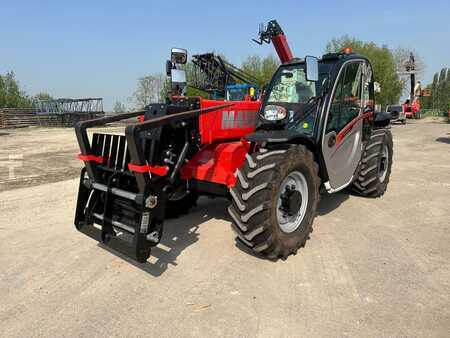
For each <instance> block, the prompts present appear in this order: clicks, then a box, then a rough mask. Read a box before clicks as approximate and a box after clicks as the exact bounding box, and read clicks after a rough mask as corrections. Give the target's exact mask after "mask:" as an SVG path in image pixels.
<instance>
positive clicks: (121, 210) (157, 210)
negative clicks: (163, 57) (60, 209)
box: [75, 104, 233, 263]
mask: <svg viewBox="0 0 450 338" xmlns="http://www.w3.org/2000/svg"><path fill="white" fill-rule="evenodd" d="M232 105H233V104H223V105H218V106H214V107H210V108H205V109H196V110H189V111H184V112H175V113H172V114H171V113H170V112H168V109H167V108H168V106H167V105H164V104H155V105H151V106H149V107H147V108H146V111H137V112H131V113H124V114H118V115H115V116H108V117H103V118H98V119H93V120H88V121H81V122H78V123H77V124H76V126H75V134H76V136H77V140H78V144H79V146H80V151H81V154H80V155H79V159H80V160H82V161H84V165H85V167H84V168H83V169H82V170H81V175H80V184H79V192H78V200H77V207H76V212H75V227H76V228H77V230H79V231H80V232H82V233H84V234H86V235H87V236H89V237H91V238H93V239H95V240H97V241H99V242H100V243H103V244H104V245H106V246H108V247H110V248H112V249H114V250H116V251H118V252H120V253H122V254H124V255H126V256H129V257H131V258H132V259H134V260H136V261H138V262H140V263H143V262H145V261H146V260H147V259H148V258H149V257H150V251H151V248H152V247H153V246H155V245H157V244H158V243H159V241H160V240H161V236H162V229H163V222H164V218H165V205H166V199H167V195H168V192H169V191H170V190H171V189H172V184H173V178H174V176H175V174H176V171H177V170H179V168H180V165H175V166H174V168H173V169H172V172H170V170H169V167H167V166H164V165H161V164H158V163H154V162H155V161H154V160H153V159H152V158H149V156H150V157H151V155H149V154H151V153H152V152H151V151H150V150H149V149H150V148H152V147H154V146H155V144H157V143H158V142H159V138H160V134H161V128H162V127H163V126H166V125H169V124H174V123H178V122H183V121H188V120H192V119H194V118H196V117H198V116H200V115H201V114H206V113H209V112H213V111H217V110H221V109H224V108H227V107H230V106H232ZM149 110H151V111H152V114H151V117H150V114H149V115H148V116H149V118H148V119H146V120H145V121H144V122H141V123H137V124H133V125H129V126H127V127H126V128H125V136H123V135H110V134H99V133H94V134H93V136H92V140H91V141H90V140H89V137H88V134H87V129H88V128H92V127H99V126H103V125H105V124H108V123H112V122H117V121H121V120H124V119H129V118H136V117H138V116H140V115H142V114H143V113H146V114H147V113H148V112H149ZM146 117H147V115H146ZM187 147H188V144H187V143H186V144H185V146H184V147H183V151H182V153H181V155H182V156H185V155H186V152H187Z"/></svg>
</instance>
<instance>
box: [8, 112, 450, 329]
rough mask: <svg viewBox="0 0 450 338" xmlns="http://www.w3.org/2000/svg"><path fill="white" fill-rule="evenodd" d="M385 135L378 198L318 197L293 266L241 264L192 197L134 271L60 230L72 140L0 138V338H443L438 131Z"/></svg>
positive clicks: (444, 240)
mask: <svg viewBox="0 0 450 338" xmlns="http://www.w3.org/2000/svg"><path fill="white" fill-rule="evenodd" d="M8 133H9V134H8ZM393 135H394V149H395V150H394V151H395V154H394V166H393V171H392V176H391V182H390V185H389V188H388V192H387V193H386V195H385V196H384V197H383V198H381V199H376V200H372V199H364V198H360V197H356V196H349V195H347V194H344V193H341V194H336V195H324V196H323V198H322V201H321V203H320V207H319V212H318V216H317V218H316V220H315V222H314V232H313V234H312V235H311V239H310V240H309V241H308V242H307V245H306V247H305V248H304V249H302V250H300V251H299V253H298V254H297V255H296V256H291V257H290V258H289V259H288V260H286V261H278V262H272V261H267V260H263V259H259V258H257V257H254V256H252V255H251V254H249V253H248V252H247V251H245V250H243V249H242V248H241V247H240V246H239V245H238V244H236V241H235V239H234V236H233V234H232V232H231V229H230V219H229V217H228V215H227V213H226V206H227V201H226V200H223V199H214V200H213V199H202V200H201V201H200V203H199V206H198V207H196V208H195V209H194V210H193V212H192V213H191V214H190V215H188V216H186V217H184V218H181V219H177V220H171V221H168V222H166V227H165V234H164V237H163V240H162V244H161V245H160V246H159V247H157V248H155V249H154V250H153V257H152V258H151V259H150V260H149V262H147V263H146V264H135V263H132V262H131V261H129V260H127V259H125V258H124V257H122V256H119V255H117V254H115V253H113V252H111V251H109V250H107V249H105V248H104V247H102V246H101V245H98V244H97V243H95V242H94V241H93V240H91V239H90V238H88V237H86V236H84V235H82V234H80V233H78V232H77V231H76V230H75V229H74V227H73V216H74V207H75V198H76V194H77V184H78V182H77V179H74V178H75V177H76V176H77V175H78V173H79V169H80V167H81V164H80V163H79V161H78V160H76V158H75V155H76V153H77V152H78V149H77V146H76V144H75V137H74V134H73V131H72V130H67V129H34V128H33V129H27V130H17V131H7V132H4V131H0V144H1V151H0V168H1V169H0V243H1V244H0V267H1V268H0V336H1V337H10V336H15V337H24V336H26V337H27V336H117V337H123V336H158V337H178V336H208V337H212V336H226V337H253V336H258V337H298V336H372V337H379V336H440V337H448V335H449V332H450V245H449V243H450V124H443V123H437V122H434V121H431V120H424V121H419V122H417V121H414V122H412V123H410V124H408V125H406V126H401V125H395V126H393ZM11 163H12V166H13V167H14V170H13V171H14V173H13V175H12V176H10V168H11Z"/></svg>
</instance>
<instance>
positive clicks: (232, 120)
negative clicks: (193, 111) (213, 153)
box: [199, 99, 261, 145]
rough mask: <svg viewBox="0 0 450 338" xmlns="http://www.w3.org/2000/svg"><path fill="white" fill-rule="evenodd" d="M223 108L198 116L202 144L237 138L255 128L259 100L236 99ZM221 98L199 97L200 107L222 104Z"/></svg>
mask: <svg viewBox="0 0 450 338" xmlns="http://www.w3.org/2000/svg"><path fill="white" fill-rule="evenodd" d="M229 102H230V103H234V105H233V106H232V107H230V108H226V109H225V110H219V111H214V112H211V113H208V114H204V115H201V116H200V120H199V128H200V136H201V143H202V144H205V145H206V144H211V143H215V142H218V141H225V140H239V139H240V138H241V137H243V136H245V135H247V134H249V133H251V132H253V131H254V130H255V124H256V117H257V114H258V110H259V107H260V105H261V102H260V101H236V102H232V101H229ZM223 103H224V101H221V100H206V99H201V101H200V108H209V107H213V106H217V105H219V104H223Z"/></svg>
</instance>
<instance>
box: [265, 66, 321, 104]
mask: <svg viewBox="0 0 450 338" xmlns="http://www.w3.org/2000/svg"><path fill="white" fill-rule="evenodd" d="M300 67H301V68H300ZM303 67H304V66H303V65H293V66H289V67H283V68H282V69H281V70H280V71H279V72H278V74H277V76H276V78H275V79H274V82H273V85H272V91H271V92H270V95H269V99H268V103H275V102H284V103H306V102H308V101H309V99H311V98H312V97H314V96H316V95H317V94H316V85H315V82H311V81H307V80H306V74H305V70H304V68H303Z"/></svg>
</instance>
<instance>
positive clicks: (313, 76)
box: [305, 56, 319, 81]
mask: <svg viewBox="0 0 450 338" xmlns="http://www.w3.org/2000/svg"><path fill="white" fill-rule="evenodd" d="M305 66H306V80H307V81H319V60H318V59H317V58H316V57H315V56H307V57H305Z"/></svg>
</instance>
